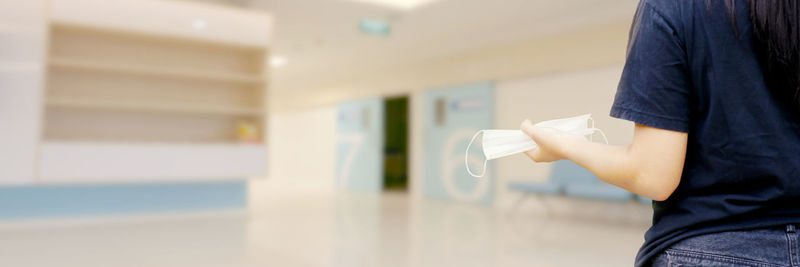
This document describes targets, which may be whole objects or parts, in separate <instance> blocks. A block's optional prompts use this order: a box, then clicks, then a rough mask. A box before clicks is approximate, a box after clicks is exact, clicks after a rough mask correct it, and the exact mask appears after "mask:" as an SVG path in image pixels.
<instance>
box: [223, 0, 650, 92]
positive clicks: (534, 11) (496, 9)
mask: <svg viewBox="0 0 800 267" xmlns="http://www.w3.org/2000/svg"><path fill="white" fill-rule="evenodd" d="M207 1H213V2H221V3H226V4H230V5H237V6H243V7H247V8H255V9H261V10H266V11H268V12H270V13H272V14H273V15H274V16H275V19H276V26H275V34H274V46H273V47H272V55H273V56H281V57H285V58H286V59H287V60H288V61H287V64H286V65H285V66H283V67H281V68H275V69H273V70H271V78H272V83H271V90H274V91H278V92H280V91H296V90H304V89H309V88H317V87H322V86H324V85H325V84H327V83H334V82H340V81H343V80H349V79H358V78H359V77H363V76H368V75H370V74H373V73H379V72H380V71H381V70H385V69H390V68H396V67H399V66H415V65H418V64H425V62H430V61H434V60H440V59H443V58H448V57H451V56H454V55H459V54H465V53H470V52H474V51H480V50H482V49H488V48H492V47H498V46H503V45H509V44H513V43H515V42H521V41H528V40H532V39H535V38H538V37H541V36H544V35H547V34H553V33H557V32H563V31H568V30H570V29H576V28H580V27H583V26H588V25H592V24H596V23H602V22H606V21H616V20H620V19H631V18H632V17H633V11H634V9H635V6H636V3H637V2H638V1H636V0H438V1H432V2H429V3H427V4H425V5H422V6H420V7H417V8H414V9H410V10H400V9H393V8H389V7H384V6H380V5H375V4H369V3H365V2H363V0H358V1H354V0H207ZM362 18H376V19H386V20H389V21H391V23H392V28H391V34H390V35H389V36H387V37H380V36H369V35H365V34H363V33H361V32H360V30H359V28H358V21H359V20H360V19H362Z"/></svg>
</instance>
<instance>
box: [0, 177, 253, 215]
mask: <svg viewBox="0 0 800 267" xmlns="http://www.w3.org/2000/svg"><path fill="white" fill-rule="evenodd" d="M246 207H247V182H246V181H214V182H191V183H189V182H187V183H157V184H117V185H69V186H66V185H65V186H15V187H0V220H12V219H37V218H54V217H82V216H96V215H119V214H141V213H163V212H186V211H208V210H227V209H243V208H246Z"/></svg>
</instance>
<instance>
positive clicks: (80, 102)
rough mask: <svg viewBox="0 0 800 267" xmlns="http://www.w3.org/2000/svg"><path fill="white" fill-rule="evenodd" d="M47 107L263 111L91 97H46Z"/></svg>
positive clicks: (226, 112)
mask: <svg viewBox="0 0 800 267" xmlns="http://www.w3.org/2000/svg"><path fill="white" fill-rule="evenodd" d="M47 106H48V107H58V108H80V109H94V110H118V111H138V112H173V113H189V114H219V115H244V116H262V115H263V114H264V111H262V110H261V109H259V108H248V107H226V106H219V105H218V106H211V105H200V104H175V103H157V102H150V103H136V102H112V101H104V100H91V99H77V98H75V99H70V98H52V97H51V98H48V99H47Z"/></svg>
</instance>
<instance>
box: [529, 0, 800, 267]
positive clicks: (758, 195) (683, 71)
mask: <svg viewBox="0 0 800 267" xmlns="http://www.w3.org/2000/svg"><path fill="white" fill-rule="evenodd" d="M799 21H800V4H798V3H797V1H793V0H726V1H716V0H710V1H688V0H687V1H675V0H642V1H641V2H640V4H639V7H638V10H637V13H636V16H635V18H634V23H633V26H632V28H631V32H630V41H629V45H628V53H627V59H626V63H625V68H624V70H623V73H622V78H621V80H620V83H619V88H618V89H617V95H616V97H615V100H614V105H613V106H612V108H611V116H613V117H616V118H621V119H625V120H630V121H633V122H635V123H636V126H635V129H634V138H633V143H632V144H630V145H628V146H620V147H617V146H608V145H602V144H597V143H590V142H588V141H587V140H586V139H585V138H583V137H582V136H577V135H572V134H569V133H564V132H558V131H557V130H553V129H548V128H540V127H534V126H533V125H532V124H531V123H530V122H529V121H525V122H523V124H522V126H521V128H522V130H523V131H525V132H526V133H527V134H528V135H530V136H531V138H533V139H534V140H535V141H536V142H537V143H538V144H539V148H538V149H536V150H532V151H529V152H527V154H528V156H529V157H530V158H531V159H533V160H534V161H536V162H543V161H544V162H549V161H556V160H561V159H568V160H572V161H574V162H576V163H577V164H579V165H581V166H583V167H585V168H587V169H589V170H590V171H592V172H593V173H594V174H595V175H597V176H598V177H600V178H601V179H602V180H604V181H606V182H608V183H611V184H614V185H616V186H619V187H622V188H624V189H627V190H629V191H631V192H633V193H636V194H639V195H641V196H644V197H648V198H651V199H653V200H655V201H654V205H653V206H654V215H653V225H652V227H651V228H650V229H649V230H648V231H647V233H646V234H645V243H644V245H643V246H642V248H641V249H640V251H639V254H638V256H637V259H636V265H637V266H649V265H656V266H677V265H680V266H686V265H689V266H800V248H798V244H800V237H799V236H798V234H797V233H796V231H800V230H797V227H798V226H800V225H797V226H796V225H795V223H800V116H798V115H800V82H799V81H798V80H799V79H800V70H799V69H798V65H799V63H800V61H799V60H798V58H800V53H798V50H799V49H800V22H799Z"/></svg>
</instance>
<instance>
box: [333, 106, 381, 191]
mask: <svg viewBox="0 0 800 267" xmlns="http://www.w3.org/2000/svg"><path fill="white" fill-rule="evenodd" d="M383 105H384V103H383V99H380V98H372V99H365V100H360V101H352V102H346V103H342V104H340V105H339V110H338V114H337V135H338V137H337V138H338V142H337V148H336V184H337V187H338V188H340V189H344V190H348V191H357V192H380V191H381V189H382V187H383V131H384V129H383V112H384V110H383V109H384V107H383Z"/></svg>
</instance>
